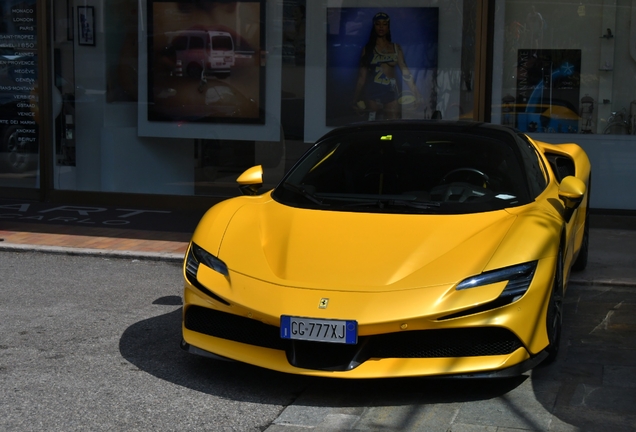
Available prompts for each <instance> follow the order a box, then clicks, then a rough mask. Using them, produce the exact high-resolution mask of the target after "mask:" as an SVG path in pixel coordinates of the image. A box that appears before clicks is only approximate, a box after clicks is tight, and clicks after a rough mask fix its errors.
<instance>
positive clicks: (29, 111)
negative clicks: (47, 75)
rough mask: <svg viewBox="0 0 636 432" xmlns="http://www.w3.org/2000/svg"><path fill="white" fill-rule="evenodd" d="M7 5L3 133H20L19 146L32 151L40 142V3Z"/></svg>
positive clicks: (0, 96) (0, 81)
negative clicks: (38, 33)
mask: <svg viewBox="0 0 636 432" xmlns="http://www.w3.org/2000/svg"><path fill="white" fill-rule="evenodd" d="M5 1H8V2H9V3H10V6H9V7H6V6H5V5H3V6H2V8H3V9H4V12H5V14H4V16H2V18H1V20H2V21H1V22H0V30H2V33H0V130H6V129H7V128H10V129H12V131H14V132H17V137H18V138H17V139H18V140H19V142H17V143H16V145H18V146H21V147H32V146H33V145H34V144H36V141H37V135H36V134H37V132H36V111H37V103H38V99H37V92H36V91H35V87H36V84H37V63H38V61H37V28H36V2H35V0H27V1H24V0H22V1H20V0H18V1H16V0H2V2H5ZM7 11H8V12H9V14H8V16H7V15H6V12H7ZM15 128H19V131H15Z"/></svg>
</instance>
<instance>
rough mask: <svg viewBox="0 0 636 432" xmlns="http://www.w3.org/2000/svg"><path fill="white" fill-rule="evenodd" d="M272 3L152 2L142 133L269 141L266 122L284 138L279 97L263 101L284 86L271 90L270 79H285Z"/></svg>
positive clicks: (143, 67) (143, 66)
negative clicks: (276, 51) (276, 47)
mask: <svg viewBox="0 0 636 432" xmlns="http://www.w3.org/2000/svg"><path fill="white" fill-rule="evenodd" d="M272 3H273V2H265V1H259V0H245V1H237V2H227V1H208V0H202V1H198V2H187V3H185V2H180V1H176V0H148V3H147V11H146V17H147V32H144V31H143V30H142V29H141V25H140V70H139V78H140V80H139V82H140V83H145V85H144V84H141V85H140V91H139V102H140V104H139V106H140V112H139V120H140V128H139V133H140V135H143V136H168V137H188V138H220V139H250V138H252V137H253V139H257V140H267V139H271V135H273V133H270V137H267V136H264V135H263V130H262V127H263V126H267V127H268V128H269V132H273V126H272V124H273V123H274V121H276V123H277V125H276V131H277V132H276V136H277V137H278V136H280V126H279V124H280V122H279V117H280V100H278V103H277V104H274V105H272V104H270V103H269V102H270V101H269V99H272V100H273V99H276V98H266V94H267V92H269V91H273V92H276V91H277V90H276V89H278V91H277V93H273V94H277V95H279V94H280V83H279V84H277V85H276V84H274V85H273V87H271V88H270V79H269V78H270V77H269V75H270V74H272V77H271V78H273V79H276V77H278V80H280V54H278V55H276V54H273V53H274V50H273V49H271V47H269V46H268V41H269V40H270V39H271V40H276V39H275V38H272V37H271V35H272V34H276V33H275V32H276V31H277V30H276V29H275V28H274V27H275V26H270V27H272V28H270V29H268V28H267V26H266V17H267V19H268V20H269V21H270V22H272V20H275V19H276V16H277V14H278V13H279V9H280V5H271V4H272ZM268 9H272V10H271V11H269V12H268ZM278 34H280V29H279V30H278ZM279 37H280V36H279ZM144 48H145V52H144ZM142 87H144V89H143V90H142ZM266 89H267V91H266ZM277 99H280V98H277ZM144 102H146V103H144ZM142 107H143V108H142ZM142 111H143V112H142ZM276 111H277V112H276ZM270 116H273V117H274V118H275V119H276V120H274V119H272V120H271V121H270V120H268V117H270ZM210 124H215V125H219V126H222V125H223V126H227V127H217V126H215V127H214V128H213V129H211V128H210V127H209V126H206V125H210ZM239 125H240V128H239V127H238V126H239ZM249 125H253V126H255V127H253V128H251V129H250V128H245V126H249ZM229 126H235V127H229ZM258 126H260V127H261V130H260V132H257V130H258V129H259V128H258ZM276 139H278V138H276Z"/></svg>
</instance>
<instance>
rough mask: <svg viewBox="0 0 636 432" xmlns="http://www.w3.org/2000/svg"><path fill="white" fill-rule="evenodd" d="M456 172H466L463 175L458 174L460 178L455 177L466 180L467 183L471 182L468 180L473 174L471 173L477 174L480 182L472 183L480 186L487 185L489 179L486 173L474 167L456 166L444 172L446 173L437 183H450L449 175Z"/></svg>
mask: <svg viewBox="0 0 636 432" xmlns="http://www.w3.org/2000/svg"><path fill="white" fill-rule="evenodd" d="M458 173H466V174H465V175H464V176H460V177H461V178H459V179H457V181H462V182H467V183H473V182H471V181H470V178H471V177H473V178H474V176H473V175H471V174H477V175H478V176H479V178H480V179H481V183H473V184H477V185H478V186H481V187H487V186H488V182H489V181H490V179H489V178H488V175H487V174H485V173H484V172H482V171H479V170H478V169H476V168H457V169H454V170H452V171H449V172H447V173H446V175H444V177H442V180H440V182H439V184H446V183H451V181H449V178H450V177H453V176H456V174H458Z"/></svg>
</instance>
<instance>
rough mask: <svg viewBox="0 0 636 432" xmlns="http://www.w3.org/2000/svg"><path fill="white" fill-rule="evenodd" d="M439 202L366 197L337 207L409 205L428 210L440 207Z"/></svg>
mask: <svg viewBox="0 0 636 432" xmlns="http://www.w3.org/2000/svg"><path fill="white" fill-rule="evenodd" d="M440 205H441V203H439V202H435V201H409V200H399V199H382V198H377V199H366V200H360V199H358V200H356V201H355V202H350V203H347V204H342V205H341V206H339V207H365V206H366V207H369V206H373V207H378V208H381V209H383V208H385V207H409V208H414V209H419V210H430V209H432V208H437V207H440Z"/></svg>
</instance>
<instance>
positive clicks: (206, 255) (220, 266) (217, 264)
mask: <svg viewBox="0 0 636 432" xmlns="http://www.w3.org/2000/svg"><path fill="white" fill-rule="evenodd" d="M199 264H204V265H206V266H207V267H210V268H211V269H212V270H214V271H216V272H219V273H221V274H222V275H223V276H225V277H228V276H229V275H230V272H229V271H228V269H227V265H226V264H225V263H224V262H223V261H221V260H220V259H218V258H217V257H215V256H214V255H212V254H211V253H210V252H208V251H206V250H205V249H203V248H202V247H200V246H198V245H196V244H195V243H192V245H191V246H190V251H189V252H188V257H187V258H186V271H187V272H188V273H189V274H190V275H192V276H194V277H195V278H196V276H197V270H199Z"/></svg>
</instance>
